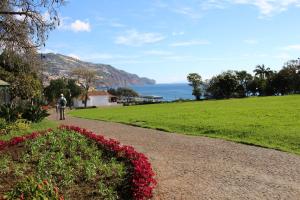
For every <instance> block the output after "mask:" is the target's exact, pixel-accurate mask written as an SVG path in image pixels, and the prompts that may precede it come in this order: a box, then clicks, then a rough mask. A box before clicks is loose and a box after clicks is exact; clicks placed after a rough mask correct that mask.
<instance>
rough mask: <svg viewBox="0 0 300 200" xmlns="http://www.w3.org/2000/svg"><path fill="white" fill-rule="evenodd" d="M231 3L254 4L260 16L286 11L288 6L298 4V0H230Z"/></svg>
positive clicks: (299, 3)
mask: <svg viewBox="0 0 300 200" xmlns="http://www.w3.org/2000/svg"><path fill="white" fill-rule="evenodd" d="M230 1H231V3H233V4H245V5H252V6H256V7H257V8H258V9H259V10H260V13H261V15H262V16H271V15H273V14H274V13H280V12H283V11H286V10H287V9H288V7H289V6H299V5H300V0H230Z"/></svg>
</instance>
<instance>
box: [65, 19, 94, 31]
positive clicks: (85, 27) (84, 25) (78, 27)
mask: <svg viewBox="0 0 300 200" xmlns="http://www.w3.org/2000/svg"><path fill="white" fill-rule="evenodd" d="M70 29H71V30H72V31H74V32H81V31H82V32H84V31H86V32H90V31H91V26H90V23H89V22H84V21H81V20H75V21H74V22H73V23H71V24H70Z"/></svg>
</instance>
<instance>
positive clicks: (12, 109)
mask: <svg viewBox="0 0 300 200" xmlns="http://www.w3.org/2000/svg"><path fill="white" fill-rule="evenodd" d="M21 114H22V111H21V108H20V107H19V106H16V105H15V104H12V103H11V104H3V105H2V106H1V107H0V117H2V118H4V119H5V120H6V121H7V122H14V121H16V120H17V119H18V118H21Z"/></svg>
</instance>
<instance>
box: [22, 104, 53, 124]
mask: <svg viewBox="0 0 300 200" xmlns="http://www.w3.org/2000/svg"><path fill="white" fill-rule="evenodd" d="M47 116H49V114H48V112H47V110H44V109H43V108H42V107H41V106H39V105H27V106H26V108H25V110H24V112H23V114H22V117H23V118H24V119H27V120H29V121H31V122H34V123H37V122H40V121H42V120H43V119H44V118H45V117H47Z"/></svg>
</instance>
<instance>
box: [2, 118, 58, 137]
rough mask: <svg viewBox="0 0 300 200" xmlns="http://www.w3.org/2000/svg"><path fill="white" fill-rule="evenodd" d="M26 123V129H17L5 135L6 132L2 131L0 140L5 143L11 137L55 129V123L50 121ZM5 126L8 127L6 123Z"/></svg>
mask: <svg viewBox="0 0 300 200" xmlns="http://www.w3.org/2000/svg"><path fill="white" fill-rule="evenodd" d="M0 119H1V118H0ZM26 123H27V125H29V124H30V126H29V128H28V129H22V130H20V129H19V130H18V131H15V130H12V131H10V132H9V133H7V132H6V130H4V131H5V132H4V133H5V134H2V135H1V134H0V140H5V141H7V140H10V139H11V138H13V137H17V136H22V135H26V134H30V133H32V132H34V131H42V130H46V129H48V128H52V129H55V128H56V127H57V122H54V121H50V120H48V119H44V120H43V121H41V122H38V123H29V122H28V121H26ZM6 125H8V124H7V123H6Z"/></svg>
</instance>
